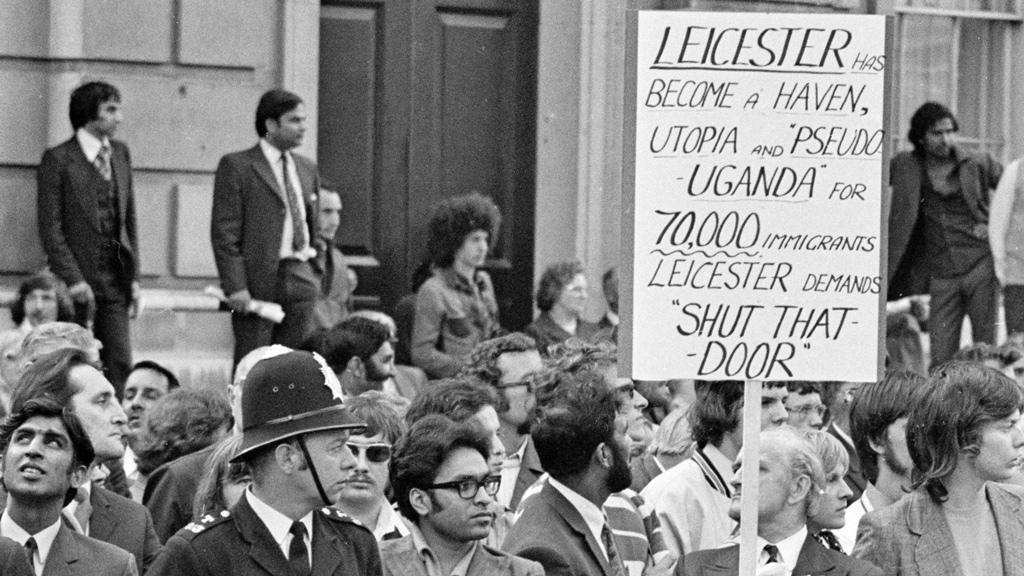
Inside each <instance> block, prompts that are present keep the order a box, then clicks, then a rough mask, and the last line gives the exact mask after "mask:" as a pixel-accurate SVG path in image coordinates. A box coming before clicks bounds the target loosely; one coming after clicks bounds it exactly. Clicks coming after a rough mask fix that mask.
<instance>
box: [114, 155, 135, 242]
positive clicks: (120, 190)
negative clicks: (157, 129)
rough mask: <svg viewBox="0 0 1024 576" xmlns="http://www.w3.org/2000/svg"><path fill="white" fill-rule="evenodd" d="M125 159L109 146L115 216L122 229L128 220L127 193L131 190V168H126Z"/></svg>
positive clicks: (126, 162)
mask: <svg viewBox="0 0 1024 576" xmlns="http://www.w3.org/2000/svg"><path fill="white" fill-rule="evenodd" d="M127 160H128V159H127V157H125V156H123V155H122V154H121V153H120V152H119V149H118V148H114V145H113V143H111V145H110V167H111V169H112V170H113V173H114V180H115V181H117V214H118V217H119V218H120V220H121V227H122V228H124V226H125V223H126V222H127V218H128V191H129V190H131V178H132V175H131V168H130V167H129V166H128V161H127Z"/></svg>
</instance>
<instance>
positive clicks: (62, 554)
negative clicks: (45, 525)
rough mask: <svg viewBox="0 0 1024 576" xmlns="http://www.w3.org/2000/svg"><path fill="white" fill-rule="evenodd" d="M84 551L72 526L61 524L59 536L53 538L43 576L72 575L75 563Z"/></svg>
mask: <svg viewBox="0 0 1024 576" xmlns="http://www.w3.org/2000/svg"><path fill="white" fill-rule="evenodd" d="M81 555H82V551H81V549H80V548H79V547H78V542H75V536H74V534H72V531H71V528H68V527H67V526H65V525H64V524H61V526H60V529H59V530H57V537H56V538H54V539H53V545H52V546H51V547H50V555H49V557H48V558H47V559H46V564H45V565H44V566H43V576H70V575H71V574H72V571H73V569H74V568H73V567H74V564H75V563H76V562H78V559H79V558H80V557H81Z"/></svg>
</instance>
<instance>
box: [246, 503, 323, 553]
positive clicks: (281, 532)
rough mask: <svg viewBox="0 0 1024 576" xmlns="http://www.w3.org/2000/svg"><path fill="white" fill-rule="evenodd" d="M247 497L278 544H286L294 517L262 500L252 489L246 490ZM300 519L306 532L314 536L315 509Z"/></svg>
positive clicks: (253, 509)
mask: <svg viewBox="0 0 1024 576" xmlns="http://www.w3.org/2000/svg"><path fill="white" fill-rule="evenodd" d="M245 497H246V499H247V500H248V501H249V506H251V507H252V511H253V512H255V513H256V516H258V517H259V519H260V520H261V521H262V522H263V525H264V526H266V527H267V530H268V531H270V536H271V537H273V539H274V542H276V543H277V545H278V546H284V541H285V538H287V537H288V535H289V533H290V530H291V529H292V519H291V518H289V517H287V516H285V515H284V514H281V513H280V512H278V511H277V510H275V509H274V508H273V507H272V506H271V505H270V504H267V503H266V502H264V501H263V500H260V499H259V497H258V496H256V495H255V494H253V493H252V489H248V490H246V491H245ZM299 521H300V522H302V523H303V524H305V525H306V534H308V535H309V537H310V538H312V536H313V511H312V510H311V511H309V512H307V513H306V515H305V516H303V517H302V518H301V519H300V520H299Z"/></svg>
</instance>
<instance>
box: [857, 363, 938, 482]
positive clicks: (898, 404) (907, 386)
mask: <svg viewBox="0 0 1024 576" xmlns="http://www.w3.org/2000/svg"><path fill="white" fill-rule="evenodd" d="M927 385H928V381H927V380H925V378H924V377H923V376H920V375H918V374H915V373H914V372H910V371H908V370H886V372H885V377H884V378H882V380H881V381H879V382H868V383H866V384H864V385H862V386H861V387H860V390H858V391H857V395H856V396H854V398H853V404H851V405H850V436H851V438H853V445H854V447H855V448H856V449H857V456H858V457H859V458H860V465H861V469H863V470H864V477H865V478H867V479H868V481H869V482H872V483H874V482H877V481H878V458H879V455H878V453H877V452H875V450H874V449H873V448H871V443H872V442H875V443H876V444H882V443H884V441H885V432H886V430H887V429H888V428H889V426H891V425H892V423H893V422H895V421H897V420H899V419H900V418H903V417H904V416H906V415H907V413H908V412H909V411H910V403H911V400H912V398H913V397H914V394H916V393H917V391H918V390H920V389H923V388H925V387H927Z"/></svg>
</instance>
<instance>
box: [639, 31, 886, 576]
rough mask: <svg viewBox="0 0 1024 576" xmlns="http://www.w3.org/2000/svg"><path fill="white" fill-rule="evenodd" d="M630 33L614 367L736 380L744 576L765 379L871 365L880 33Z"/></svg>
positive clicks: (877, 351) (879, 271) (877, 311)
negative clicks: (742, 387)
mask: <svg viewBox="0 0 1024 576" xmlns="http://www.w3.org/2000/svg"><path fill="white" fill-rule="evenodd" d="M627 34H628V37H627V46H628V51H627V55H626V68H627V79H626V83H625V84H626V103H625V120H624V137H623V140H624V143H625V145H624V157H623V165H624V168H623V221H622V228H623V236H622V247H623V254H622V274H621V278H623V285H622V286H621V288H620V295H621V303H620V307H621V308H622V310H623V311H624V313H623V316H622V318H623V324H622V326H621V327H620V332H619V334H620V342H619V343H620V367H622V368H623V369H624V371H625V373H627V374H630V375H632V377H633V378H636V379H643V380H665V379H670V378H695V379H702V380H742V381H746V382H747V389H746V395H745V402H746V404H745V407H744V431H743V435H744V446H743V461H744V463H745V464H747V465H745V466H744V467H743V470H744V473H743V491H742V498H743V502H742V508H743V518H742V529H741V531H742V535H743V540H742V542H743V546H742V550H743V554H742V555H741V557H743V558H746V560H744V564H743V566H744V567H745V568H747V569H750V568H752V566H753V564H749V563H747V562H748V561H750V562H753V561H754V559H756V557H755V555H754V554H755V551H753V550H752V548H753V544H754V542H755V541H756V534H757V527H756V520H757V515H756V512H757V499H756V492H757V469H758V464H757V462H758V450H757V446H758V442H757V434H758V432H759V428H760V420H761V416H760V408H761V403H760V396H761V384H760V383H761V382H764V381H787V380H852V381H869V380H875V379H877V378H878V376H879V373H880V367H881V366H882V358H883V355H884V347H883V346H881V345H880V338H879V335H880V333H881V326H884V324H883V322H882V319H883V314H884V296H885V294H884V292H885V290H884V287H885V279H884V272H883V266H882V262H883V261H884V258H883V256H884V240H885V238H884V233H883V217H882V213H883V211H882V209H883V194H882V192H883V182H884V164H885V159H886V158H887V149H888V136H887V135H886V133H885V121H884V120H885V118H886V109H885V102H886V81H885V80H886V74H887V72H886V54H887V50H886V47H887V44H888V43H887V33H886V20H885V18H884V17H882V16H869V15H838V14H795V13H786V14H764V13H723V12H714V13H701V12H669V11H650V12H637V13H633V14H631V15H630V21H629V27H628V29H627ZM748 556H749V557H748ZM741 573H742V574H744V575H748V574H753V573H754V572H753V570H752V569H751V570H750V571H747V572H741Z"/></svg>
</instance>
